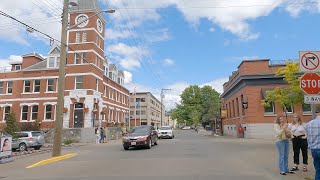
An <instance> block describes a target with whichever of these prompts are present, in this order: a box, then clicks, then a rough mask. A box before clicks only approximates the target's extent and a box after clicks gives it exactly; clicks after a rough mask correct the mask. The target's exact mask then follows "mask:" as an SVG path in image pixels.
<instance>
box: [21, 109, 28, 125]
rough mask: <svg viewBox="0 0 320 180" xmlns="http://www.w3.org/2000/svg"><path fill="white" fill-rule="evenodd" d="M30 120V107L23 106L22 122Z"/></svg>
mask: <svg viewBox="0 0 320 180" xmlns="http://www.w3.org/2000/svg"><path fill="white" fill-rule="evenodd" d="M27 120H28V106H22V109H21V121H27Z"/></svg>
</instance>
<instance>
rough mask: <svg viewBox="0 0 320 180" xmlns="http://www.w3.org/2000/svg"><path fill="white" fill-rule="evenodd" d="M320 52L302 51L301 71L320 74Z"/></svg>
mask: <svg viewBox="0 0 320 180" xmlns="http://www.w3.org/2000/svg"><path fill="white" fill-rule="evenodd" d="M319 58H320V51H300V52H299V71H300V72H319V71H320V59H319Z"/></svg>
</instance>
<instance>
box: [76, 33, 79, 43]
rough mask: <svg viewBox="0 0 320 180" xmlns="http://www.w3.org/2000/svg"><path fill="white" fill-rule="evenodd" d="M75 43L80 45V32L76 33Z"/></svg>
mask: <svg viewBox="0 0 320 180" xmlns="http://www.w3.org/2000/svg"><path fill="white" fill-rule="evenodd" d="M75 42H76V43H80V32H76V39H75Z"/></svg>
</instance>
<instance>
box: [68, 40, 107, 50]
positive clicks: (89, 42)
mask: <svg viewBox="0 0 320 180" xmlns="http://www.w3.org/2000/svg"><path fill="white" fill-rule="evenodd" d="M68 44H69V45H79V44H80V45H81V44H95V45H96V46H97V47H98V48H99V49H100V50H101V51H102V52H104V50H103V49H101V47H100V46H98V44H97V43H96V42H93V41H86V42H79V43H68Z"/></svg>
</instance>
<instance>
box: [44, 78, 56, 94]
mask: <svg viewBox="0 0 320 180" xmlns="http://www.w3.org/2000/svg"><path fill="white" fill-rule="evenodd" d="M49 79H50V80H53V85H51V86H53V91H48V86H49ZM54 81H55V79H53V78H48V79H47V84H46V92H50V93H52V92H57V91H55V90H56V89H55V88H54Z"/></svg>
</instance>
